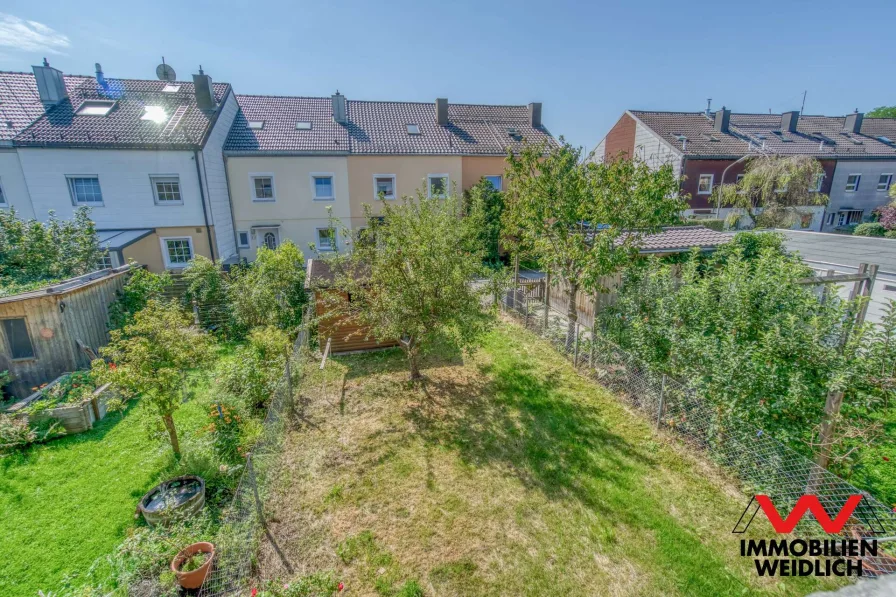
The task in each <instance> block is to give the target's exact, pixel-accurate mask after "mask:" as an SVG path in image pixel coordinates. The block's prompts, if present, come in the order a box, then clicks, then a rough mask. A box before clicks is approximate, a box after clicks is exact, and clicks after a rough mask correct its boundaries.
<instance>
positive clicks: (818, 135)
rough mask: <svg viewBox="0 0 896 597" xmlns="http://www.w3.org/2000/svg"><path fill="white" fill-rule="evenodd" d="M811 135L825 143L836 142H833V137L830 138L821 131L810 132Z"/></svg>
mask: <svg viewBox="0 0 896 597" xmlns="http://www.w3.org/2000/svg"><path fill="white" fill-rule="evenodd" d="M812 136H813V137H815V138H816V139H818V140H819V141H821V142H822V143H824V144H825V145H836V143H835V142H834V140H833V139H831V138H830V137H828V136H827V135H825V134H824V133H822V132H819V131H815V132H814V133H812Z"/></svg>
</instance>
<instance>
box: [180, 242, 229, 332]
mask: <svg viewBox="0 0 896 597" xmlns="http://www.w3.org/2000/svg"><path fill="white" fill-rule="evenodd" d="M183 279H184V281H185V282H186V284H187V292H186V294H185V295H184V301H185V302H186V303H188V304H189V303H191V302H193V301H196V304H197V305H198V307H199V319H200V324H201V325H202V327H204V328H210V327H213V326H216V325H223V326H224V328H225V331H226V330H229V329H230V328H231V323H232V322H231V321H230V319H231V317H230V301H229V300H228V298H227V278H226V276H225V274H224V270H222V269H221V266H220V265H219V264H217V263H215V262H214V261H212V260H211V259H209V258H208V257H203V256H202V255H197V256H196V257H194V258H193V259H191V260H190V263H188V264H187V267H185V268H184V271H183Z"/></svg>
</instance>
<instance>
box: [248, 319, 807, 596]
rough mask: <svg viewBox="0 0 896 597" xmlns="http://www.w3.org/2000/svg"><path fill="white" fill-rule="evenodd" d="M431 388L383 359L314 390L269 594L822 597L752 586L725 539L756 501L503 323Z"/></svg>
mask: <svg viewBox="0 0 896 597" xmlns="http://www.w3.org/2000/svg"><path fill="white" fill-rule="evenodd" d="M425 375H426V377H427V381H426V382H425V383H424V384H422V385H419V386H411V385H409V384H408V383H407V382H406V376H407V373H406V370H405V363H404V361H403V359H402V355H401V353H400V352H398V351H387V352H380V353H372V354H366V355H356V356H350V357H342V358H335V359H332V360H331V361H330V364H329V365H328V367H327V369H326V370H325V371H324V372H320V371H317V370H315V371H314V372H313V373H312V374H311V375H310V376H309V378H308V379H307V380H306V381H305V384H304V388H305V392H306V396H305V398H306V401H307V402H306V405H305V407H304V409H303V412H302V416H301V421H302V423H301V425H300V427H299V428H298V429H296V430H294V431H293V432H291V433H290V434H289V436H288V438H287V441H286V444H285V447H284V462H283V470H282V472H281V474H280V475H279V477H278V481H277V484H276V486H275V487H274V488H273V490H272V495H271V497H270V501H269V508H270V511H271V513H270V516H271V520H272V522H271V524H270V528H271V533H272V536H273V537H274V539H275V541H276V544H277V548H278V549H279V550H280V551H281V552H282V554H283V557H281V556H280V555H279V554H278V553H277V552H276V551H275V549H274V546H273V545H272V544H271V543H270V542H268V543H266V544H265V545H264V546H263V549H262V555H261V574H262V576H263V577H264V578H265V579H271V578H283V579H286V578H289V577H291V576H298V575H308V574H312V573H316V572H321V571H332V572H333V573H334V574H335V576H336V578H338V579H339V580H341V581H343V582H344V583H345V586H346V588H347V589H348V590H350V591H351V593H350V594H356V595H382V596H387V595H401V596H405V597H409V596H414V595H424V594H425V595H446V596H447V595H458V596H461V595H463V596H467V595H645V596H646V595H660V594H662V595H747V594H760V593H762V594H765V593H771V594H788V595H791V594H806V593H809V592H811V591H812V590H816V589H819V588H822V586H821V585H820V584H819V583H818V582H817V581H815V580H812V579H789V580H768V579H765V580H764V581H763V580H760V579H757V577H756V574H755V572H754V571H753V569H752V568H751V564H750V562H749V561H747V560H746V559H745V558H741V557H740V556H739V555H738V553H739V545H738V537H739V536H738V535H732V534H731V528H732V527H733V526H734V523H735V522H736V521H737V519H738V517H739V516H740V513H741V510H742V508H743V505H744V504H745V503H746V499H740V498H741V496H740V494H739V493H738V492H737V491H736V489H735V488H734V487H732V486H730V485H726V482H725V480H724V478H723V477H722V476H721V475H719V474H718V473H716V472H715V471H714V469H712V467H710V466H708V465H705V464H700V463H699V462H697V461H695V460H694V459H693V458H692V457H690V456H689V455H687V454H686V453H684V452H683V451H682V450H681V449H680V448H678V447H677V446H675V445H674V444H672V443H668V442H666V441H665V440H663V439H662V438H660V437H659V436H657V435H655V434H654V433H653V431H652V429H651V427H650V425H649V424H648V423H647V422H645V421H644V420H642V419H640V418H639V417H637V416H636V415H634V414H632V413H630V412H628V411H627V410H626V409H625V408H623V407H622V406H621V405H620V403H619V402H618V401H616V399H615V398H613V396H611V395H609V394H608V393H607V392H606V391H605V390H603V389H601V388H600V387H598V386H596V385H594V384H593V383H592V382H590V381H588V380H586V379H583V378H581V377H579V376H578V375H577V374H576V372H575V371H574V370H573V369H572V368H571V367H570V366H569V365H568V364H567V363H566V362H565V361H563V359H562V358H561V357H560V356H558V355H557V354H556V353H554V352H553V351H552V349H551V348H550V347H549V346H548V345H547V344H545V343H543V342H541V341H539V340H537V339H536V338H535V337H533V336H531V335H530V334H528V333H527V332H525V331H522V330H520V329H518V328H515V327H511V326H505V325H502V326H499V327H498V328H497V329H496V330H495V331H493V332H492V333H491V334H490V335H489V336H488V338H487V339H486V342H485V344H484V346H483V347H482V349H481V350H479V351H478V352H477V353H476V354H475V355H473V356H472V357H462V356H461V355H440V356H439V357H438V358H437V359H435V360H434V361H433V362H431V363H430V366H429V367H428V368H427V369H426V370H425ZM755 526H756V525H754V527H755ZM751 531H753V532H759V529H756V530H755V531H754V530H753V529H752V528H751ZM284 559H285V561H284Z"/></svg>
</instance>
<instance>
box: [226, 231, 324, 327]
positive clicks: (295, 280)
mask: <svg viewBox="0 0 896 597" xmlns="http://www.w3.org/2000/svg"><path fill="white" fill-rule="evenodd" d="M227 296H228V298H229V300H230V303H231V308H232V309H233V318H234V320H235V323H236V325H237V326H238V327H239V328H241V330H242V331H248V330H250V329H252V328H254V327H258V326H269V325H274V326H277V327H279V328H280V329H283V330H287V331H289V332H290V333H292V332H293V331H294V330H296V329H297V328H298V327H299V324H300V323H301V322H302V307H304V305H305V302H306V298H305V256H304V255H303V254H302V252H301V251H300V250H299V249H298V247H296V246H295V245H294V244H293V243H292V242H291V241H286V242H284V243H283V244H281V245H280V246H279V247H277V248H276V249H274V250H273V251H271V250H270V249H268V248H266V247H260V248H259V249H258V255H257V256H256V259H255V261H254V262H253V263H251V264H249V265H246V266H239V267H234V268H233V269H232V270H231V272H230V283H229V284H228V287H227Z"/></svg>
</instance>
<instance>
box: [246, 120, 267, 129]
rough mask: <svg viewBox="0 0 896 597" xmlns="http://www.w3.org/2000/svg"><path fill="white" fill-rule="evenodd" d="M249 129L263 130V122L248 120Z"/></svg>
mask: <svg viewBox="0 0 896 597" xmlns="http://www.w3.org/2000/svg"><path fill="white" fill-rule="evenodd" d="M249 128H250V129H263V128H264V120H250V121H249Z"/></svg>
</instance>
